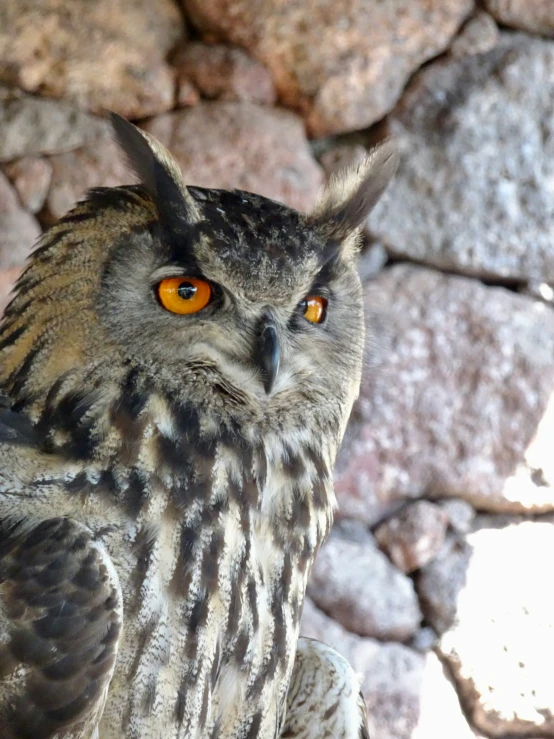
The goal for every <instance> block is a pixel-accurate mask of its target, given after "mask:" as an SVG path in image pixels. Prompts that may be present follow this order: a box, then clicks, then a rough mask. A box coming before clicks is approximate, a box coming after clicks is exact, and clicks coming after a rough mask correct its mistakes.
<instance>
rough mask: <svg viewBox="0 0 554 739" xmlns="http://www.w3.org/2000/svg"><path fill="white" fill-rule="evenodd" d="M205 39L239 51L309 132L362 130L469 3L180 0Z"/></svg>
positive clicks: (449, 33)
mask: <svg viewBox="0 0 554 739" xmlns="http://www.w3.org/2000/svg"><path fill="white" fill-rule="evenodd" d="M184 5H185V8H186V9H187V11H188V12H189V13H190V15H191V18H192V21H193V22H194V23H195V24H196V25H197V26H198V28H199V29H200V30H201V31H202V32H204V33H205V34H207V35H209V36H210V37H214V36H215V37H216V38H218V39H222V40H225V41H229V42H231V43H234V44H237V45H239V46H244V47H245V48H247V49H248V50H249V51H250V52H251V53H252V54H253V55H254V56H256V57H257V58H258V59H260V61H262V62H263V63H264V64H265V65H266V66H267V67H268V68H269V69H270V70H271V72H272V74H273V78H274V80H275V84H276V85H277V89H278V91H279V94H280V97H281V99H282V100H283V102H284V103H285V104H286V105H290V106H292V107H295V108H297V109H298V110H300V111H301V112H302V113H303V114H304V116H305V117H306V121H307V124H308V127H309V129H310V130H311V132H312V134H313V135H315V136H322V135H324V134H327V133H336V132H339V131H349V130H354V129H357V128H363V127H365V126H368V125H369V124H370V123H373V122H374V121H377V120H379V118H382V117H383V115H385V114H386V113H387V112H388V111H389V110H391V108H392V107H393V106H394V104H395V103H396V101H397V100H398V98H399V96H400V94H401V92H402V89H403V87H404V85H405V84H406V81H407V80H408V78H409V77H410V75H411V74H412V73H413V72H414V71H415V70H416V69H417V68H418V67H419V66H420V65H421V64H422V63H423V62H424V61H426V60H428V59H430V58H431V57H433V56H436V55H437V54H440V53H441V52H442V51H444V50H445V48H446V47H447V45H448V43H449V41H450V40H451V38H452V37H453V36H454V34H455V33H456V31H457V29H458V27H459V26H460V25H461V23H462V22H463V21H464V19H465V18H466V17H467V16H468V15H469V13H470V12H471V10H472V9H473V6H474V3H473V0H386V1H385V2H375V0H337V1H336V2H333V3H329V2H328V1H327V0H314V1H313V2H310V3H305V2H303V0H293V1H292V2H286V3H275V2H271V0H262V2H257V3H252V2H250V0H233V1H232V2H231V0H214V1H213V2H209V3H207V2H205V1H204V0H184Z"/></svg>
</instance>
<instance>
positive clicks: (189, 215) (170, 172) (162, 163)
mask: <svg viewBox="0 0 554 739" xmlns="http://www.w3.org/2000/svg"><path fill="white" fill-rule="evenodd" d="M110 119H111V124H112V128H113V131H114V135H115V139H116V141H117V143H118V144H119V145H120V146H121V148H122V149H123V151H124V152H125V155H126V157H127V161H128V163H129V166H130V167H131V169H132V170H133V172H134V173H135V174H136V175H137V177H138V178H139V181H140V183H141V184H142V185H144V186H145V187H146V189H147V190H148V191H149V193H150V195H151V196H152V199H153V200H154V202H155V204H156V207H157V209H158V213H159V216H160V220H161V221H162V222H163V223H165V225H167V226H171V227H172V228H175V227H177V228H178V226H179V222H181V224H183V223H185V224H187V225H190V224H192V223H196V222H197V221H199V220H201V216H200V213H199V211H198V207H197V205H196V203H195V201H194V199H193V198H192V196H191V194H190V193H189V192H188V190H187V188H186V186H185V184H184V183H183V177H182V174H181V170H180V169H179V165H178V164H177V162H176V161H175V159H174V158H173V157H172V156H171V154H170V153H169V152H168V150H167V149H166V148H165V146H162V144H160V142H159V141H157V140H156V139H155V138H154V137H153V136H150V134H148V133H146V131H142V130H141V129H140V128H137V127H136V126H134V125H133V124H132V123H129V121H126V120H125V118H122V117H121V116H120V115H117V113H111V114H110Z"/></svg>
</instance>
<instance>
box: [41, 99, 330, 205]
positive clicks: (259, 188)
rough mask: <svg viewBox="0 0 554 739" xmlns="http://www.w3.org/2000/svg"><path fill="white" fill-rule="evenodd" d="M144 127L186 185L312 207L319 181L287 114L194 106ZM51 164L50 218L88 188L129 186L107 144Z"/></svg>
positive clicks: (240, 106) (239, 106)
mask: <svg viewBox="0 0 554 739" xmlns="http://www.w3.org/2000/svg"><path fill="white" fill-rule="evenodd" d="M144 127H145V129H146V130H147V131H149V132H150V133H152V134H153V135H154V136H155V137H156V138H157V139H159V140H160V141H161V142H162V143H163V144H164V145H165V146H167V148H168V149H169V150H170V151H171V153H172V154H173V155H174V156H175V157H176V159H177V161H178V162H179V164H180V165H181V169H182V170H183V175H184V177H185V181H186V182H187V183H188V184H191V185H198V186H200V187H223V188H231V189H232V188H238V189H241V190H251V191H253V192H259V193H261V194H262V195H265V196H266V197H270V198H273V199H274V200H281V201H283V202H286V203H287V204H289V205H292V206H293V207H295V208H298V209H299V210H309V209H310V208H311V207H312V206H313V205H314V203H315V199H316V196H317V192H318V190H319V188H320V186H321V183H322V181H323V175H322V172H321V170H320V168H319V166H318V164H317V163H316V161H315V160H314V159H313V157H312V155H311V152H310V149H309V147H308V142H307V140H306V137H305V134H304V130H303V127H302V124H301V121H300V120H299V119H298V118H297V117H296V116H295V115H294V114H293V113H289V112H288V111H281V110H272V109H266V108H262V107H260V106H256V105H251V104H248V103H231V102H229V103H225V102H221V103H219V102H214V103H200V104H198V105H197V106H195V107H194V108H191V109H188V110H183V111H180V112H177V113H170V114H166V115H162V116H158V117H157V118H154V119H153V120H152V121H149V122H148V123H147V124H146V125H145V126H144ZM50 161H51V163H52V168H53V174H52V185H51V188H50V192H49V195H48V198H47V201H46V205H47V209H48V213H49V214H50V215H51V216H52V217H53V218H59V217H60V216H62V215H63V214H64V213H66V212H67V211H68V210H69V209H70V208H71V207H72V206H73V205H74V203H75V202H76V200H78V199H79V198H81V197H83V195H84V194H85V192H86V190H87V189H88V188H90V187H97V186H99V185H102V186H109V187H112V186H115V185H121V184H124V183H126V182H127V183H128V182H131V181H132V180H133V179H134V178H133V175H132V174H130V173H129V171H128V168H127V166H126V164H125V162H124V160H123V158H122V156H121V152H120V151H119V149H118V147H117V146H116V145H115V143H114V142H113V141H112V139H111V138H110V137H106V138H104V139H102V140H101V141H99V142H97V143H96V144H94V145H93V146H90V147H85V148H83V149H80V150H78V151H72V152H68V153H66V154H60V155H59V156H55V157H52V158H51V160H50Z"/></svg>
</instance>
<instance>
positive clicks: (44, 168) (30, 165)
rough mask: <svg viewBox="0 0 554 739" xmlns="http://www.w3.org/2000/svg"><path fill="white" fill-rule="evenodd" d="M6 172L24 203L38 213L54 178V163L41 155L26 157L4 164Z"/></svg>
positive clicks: (32, 211)
mask: <svg viewBox="0 0 554 739" xmlns="http://www.w3.org/2000/svg"><path fill="white" fill-rule="evenodd" d="M4 172H5V173H6V174H7V175H8V178H9V180H10V181H11V183H12V185H13V186H14V187H15V190H16V192H17V194H18V195H19V199H20V200H21V202H22V204H23V205H24V206H25V208H27V210H29V211H31V213H38V211H39V210H40V209H41V208H42V206H43V205H44V201H45V200H46V196H47V195H48V190H49V188H50V181H51V179H52V165H51V164H50V162H48V161H47V160H46V159H41V158H40V157H24V158H23V159H18V160H17V161H15V162H12V163H11V164H6V165H5V166H4Z"/></svg>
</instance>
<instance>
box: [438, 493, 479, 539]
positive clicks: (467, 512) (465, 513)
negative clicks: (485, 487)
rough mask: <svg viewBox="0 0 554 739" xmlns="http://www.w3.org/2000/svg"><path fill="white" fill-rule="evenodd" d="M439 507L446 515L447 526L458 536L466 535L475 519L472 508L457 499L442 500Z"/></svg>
mask: <svg viewBox="0 0 554 739" xmlns="http://www.w3.org/2000/svg"><path fill="white" fill-rule="evenodd" d="M440 506H441V508H442V510H443V511H444V512H445V513H446V516H447V518H448V524H449V525H450V526H451V527H452V529H453V530H454V531H456V532H457V533H459V534H467V532H468V531H469V530H470V529H471V524H472V523H473V519H474V518H475V511H474V510H473V508H472V506H470V504H469V503H467V502H466V501H465V500H460V499H459V498H451V499H450V500H442V501H441V503H440Z"/></svg>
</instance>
